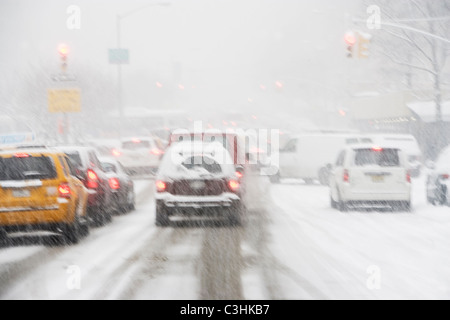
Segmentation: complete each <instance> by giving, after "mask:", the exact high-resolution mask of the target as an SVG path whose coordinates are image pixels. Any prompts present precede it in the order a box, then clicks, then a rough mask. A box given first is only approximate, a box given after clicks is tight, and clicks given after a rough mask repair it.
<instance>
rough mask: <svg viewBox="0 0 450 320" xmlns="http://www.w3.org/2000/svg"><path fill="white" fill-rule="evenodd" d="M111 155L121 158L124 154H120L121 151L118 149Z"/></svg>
mask: <svg viewBox="0 0 450 320" xmlns="http://www.w3.org/2000/svg"><path fill="white" fill-rule="evenodd" d="M111 153H112V154H113V156H116V157H120V156H121V155H122V152H120V151H119V150H117V149H113V150H112V151H111Z"/></svg>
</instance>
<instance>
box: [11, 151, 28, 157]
mask: <svg viewBox="0 0 450 320" xmlns="http://www.w3.org/2000/svg"><path fill="white" fill-rule="evenodd" d="M29 156H30V155H29V154H28V153H23V152H17V153H15V154H14V157H16V158H28V157H29Z"/></svg>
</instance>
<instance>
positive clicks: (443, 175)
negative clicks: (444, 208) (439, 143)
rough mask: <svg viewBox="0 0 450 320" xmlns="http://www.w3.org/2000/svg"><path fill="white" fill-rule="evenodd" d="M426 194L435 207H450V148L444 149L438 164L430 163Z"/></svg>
mask: <svg viewBox="0 0 450 320" xmlns="http://www.w3.org/2000/svg"><path fill="white" fill-rule="evenodd" d="M428 167H429V169H430V171H429V174H428V177H427V182H426V192H427V201H428V203H431V204H433V205H450V196H449V191H450V188H449V187H450V146H448V147H446V148H444V149H443V150H442V151H441V153H440V154H439V157H438V158H437V161H436V162H432V161H429V162H428Z"/></svg>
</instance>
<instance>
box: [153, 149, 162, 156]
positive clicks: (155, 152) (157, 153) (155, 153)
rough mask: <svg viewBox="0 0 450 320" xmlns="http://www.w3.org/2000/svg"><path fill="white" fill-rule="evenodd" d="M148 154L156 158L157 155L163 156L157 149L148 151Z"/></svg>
mask: <svg viewBox="0 0 450 320" xmlns="http://www.w3.org/2000/svg"><path fill="white" fill-rule="evenodd" d="M150 153H151V154H154V155H157V156H159V155H161V154H163V152H162V151H161V150H159V149H156V148H155V149H152V150H150Z"/></svg>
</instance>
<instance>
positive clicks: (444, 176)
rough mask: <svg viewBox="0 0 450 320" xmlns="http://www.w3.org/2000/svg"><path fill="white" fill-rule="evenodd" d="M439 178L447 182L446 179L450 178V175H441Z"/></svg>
mask: <svg viewBox="0 0 450 320" xmlns="http://www.w3.org/2000/svg"><path fill="white" fill-rule="evenodd" d="M441 178H442V179H444V180H447V179H448V178H450V175H448V174H443V175H441Z"/></svg>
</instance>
